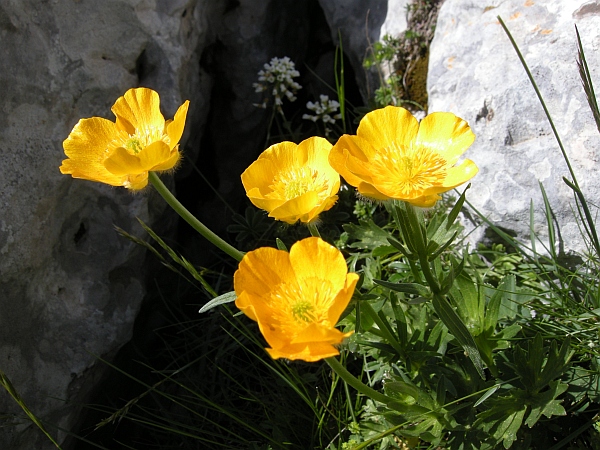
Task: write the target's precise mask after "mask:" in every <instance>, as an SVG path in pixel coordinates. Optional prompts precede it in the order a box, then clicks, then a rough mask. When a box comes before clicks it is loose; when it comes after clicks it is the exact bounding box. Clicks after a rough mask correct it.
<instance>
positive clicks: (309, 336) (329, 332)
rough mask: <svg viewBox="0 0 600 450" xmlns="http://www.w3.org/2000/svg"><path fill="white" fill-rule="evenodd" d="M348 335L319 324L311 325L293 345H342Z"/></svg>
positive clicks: (300, 334) (293, 341)
mask: <svg viewBox="0 0 600 450" xmlns="http://www.w3.org/2000/svg"><path fill="white" fill-rule="evenodd" d="M345 337H346V335H345V334H344V333H342V332H341V331H340V330H338V329H337V328H331V327H330V326H329V327H328V326H323V325H321V324H318V323H311V324H309V325H308V326H307V327H306V328H304V330H302V332H301V333H298V335H296V337H295V338H294V339H293V340H292V341H291V344H292V345H293V344H310V343H325V344H341V342H342V341H343V340H344V338H345Z"/></svg>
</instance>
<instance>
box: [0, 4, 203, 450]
mask: <svg viewBox="0 0 600 450" xmlns="http://www.w3.org/2000/svg"><path fill="white" fill-rule="evenodd" d="M210 3H211V2H208V1H205V2H201V1H196V0H177V1H172V2H154V1H150V0H110V1H108V0H107V1H102V2H87V1H80V0H75V1H72V0H57V1H52V2H39V1H34V0H23V1H19V2H12V1H8V0H2V1H0V40H1V42H2V45H1V48H0V52H1V57H0V81H1V83H0V86H1V87H0V90H1V92H2V94H1V95H0V108H1V109H2V111H3V114H2V115H1V116H0V370H2V371H3V372H5V373H6V375H7V376H8V377H9V378H10V379H11V380H12V382H13V384H14V386H15V388H16V389H17V390H18V392H19V393H20V394H21V396H22V397H23V399H24V401H25V402H26V404H27V405H28V406H29V408H30V409H31V410H32V411H33V412H34V413H35V414H36V415H38V416H39V417H41V418H42V419H43V420H45V421H47V422H49V423H52V424H55V425H58V426H60V427H62V428H64V429H69V428H70V427H71V425H72V424H73V422H74V420H75V419H76V416H77V414H78V408H79V406H78V405H79V404H80V402H81V401H83V399H84V398H85V394H86V389H87V388H88V387H90V386H91V385H93V381H94V380H95V378H96V377H97V374H98V371H97V364H96V362H97V359H96V358H97V357H103V356H110V355H111V354H113V353H114V352H115V351H116V350H117V349H118V348H119V347H120V346H121V345H123V343H125V342H126V341H127V340H128V339H129V336H130V334H131V329H132V324H133V321H134V319H135V317H136V314H137V312H138V309H139V306H140V303H141V301H142V298H143V295H144V290H145V288H144V274H143V270H142V268H141V263H142V261H143V256H144V253H143V252H142V251H140V249H139V248H136V246H135V245H133V244H132V243H130V242H128V241H127V240H125V239H123V238H121V237H120V236H119V235H117V234H116V232H115V230H114V228H113V225H117V226H119V227H121V228H123V229H125V230H128V231H131V232H134V233H137V234H139V231H140V230H139V228H135V227H136V220H135V217H136V216H137V217H140V218H141V219H142V220H144V221H146V222H149V223H153V220H154V219H155V218H156V217H157V216H158V215H159V214H160V213H161V212H162V210H163V209H164V206H163V203H162V201H161V200H160V199H158V198H156V197H153V196H151V195H150V196H148V195H144V194H142V195H132V194H131V193H130V192H127V191H126V190H124V189H117V188H112V187H110V186H105V185H101V184H98V183H93V182H89V181H83V180H73V179H72V178H71V177H67V176H64V175H61V174H60V172H59V171H58V167H59V165H60V163H61V160H62V159H64V154H63V150H62V141H63V140H64V139H65V138H66V137H67V135H68V134H69V132H70V130H71V128H72V127H73V125H74V124H75V123H76V122H77V121H78V120H79V119H80V118H82V117H91V116H103V117H106V118H110V119H113V120H114V117H113V116H112V113H111V112H110V106H112V103H113V102H114V100H116V98H117V97H119V96H120V95H122V94H123V93H124V92H125V91H126V90H127V89H128V88H130V87H136V86H138V85H144V86H148V87H153V88H155V89H159V90H160V92H161V94H162V106H163V112H164V113H165V115H166V116H167V117H169V116H170V117H172V115H173V114H174V112H175V110H176V108H177V106H178V105H179V104H180V103H182V101H183V100H184V99H186V98H189V99H191V100H192V104H193V106H192V108H193V109H192V112H191V116H192V117H194V116H195V117H198V116H201V113H200V111H202V109H203V108H204V107H205V106H206V102H207V99H206V93H205V94H204V96H203V94H202V93H201V92H200V90H199V89H198V87H199V86H202V81H201V80H200V79H199V78H200V77H201V74H200V73H199V72H198V70H197V68H198V67H199V64H198V57H197V54H196V53H195V51H196V48H197V47H198V46H199V45H202V42H203V40H206V39H207V36H206V23H207V19H206V18H205V14H207V13H208V12H209V11H210V10H211V7H210ZM190 67H193V68H194V70H190ZM192 86H193V87H194V89H195V90H194V91H192ZM188 135H189V132H188ZM0 411H2V412H3V413H8V414H7V415H2V418H1V419H0V421H1V422H3V423H0V429H1V430H2V431H0V448H3V449H15V450H17V449H27V450H29V449H32V448H36V449H44V448H54V446H52V444H51V443H50V442H49V441H47V439H46V438H45V437H44V436H43V435H42V434H41V433H40V432H39V430H37V429H36V428H35V427H34V426H33V425H32V424H31V423H30V422H29V421H27V420H22V419H19V417H22V416H23V413H22V411H20V410H19V408H18V407H17V406H16V405H15V404H14V403H13V401H12V400H11V398H10V397H9V396H8V395H7V394H6V392H4V390H2V391H0ZM11 414H14V416H13V417H14V419H11V418H10V417H11ZM48 429H49V431H50V432H51V433H52V434H53V435H54V436H55V437H57V438H58V439H59V441H61V440H62V439H63V438H64V434H63V433H60V432H57V430H56V429H53V428H52V427H48Z"/></svg>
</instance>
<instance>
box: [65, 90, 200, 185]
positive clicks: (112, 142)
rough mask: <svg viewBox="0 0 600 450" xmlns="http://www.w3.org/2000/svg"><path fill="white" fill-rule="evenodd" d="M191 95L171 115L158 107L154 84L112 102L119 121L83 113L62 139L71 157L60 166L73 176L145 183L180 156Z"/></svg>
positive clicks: (105, 180) (171, 165)
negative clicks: (65, 137) (152, 86)
mask: <svg viewBox="0 0 600 450" xmlns="http://www.w3.org/2000/svg"><path fill="white" fill-rule="evenodd" d="M189 103H190V102H189V101H187V100H186V101H185V103H184V104H183V105H181V106H180V107H179V109H178V110H177V112H176V113H175V117H174V119H173V120H167V121H166V122H165V119H164V117H163V115H162V114H161V113H160V99H159V97H158V94H157V93H156V92H154V91H153V90H151V89H147V88H138V89H130V90H128V91H127V92H126V93H125V95H123V97H120V98H119V99H118V100H117V101H116V102H115V104H114V106H113V107H112V112H113V113H114V114H115V116H117V120H116V123H115V122H111V121H110V120H106V119H103V118H100V117H92V118H91V119H81V120H80V121H79V122H78V123H77V125H75V127H74V128H73V131H71V134H69V137H68V138H67V139H66V140H65V141H64V143H63V147H64V150H65V154H66V155H67V157H68V159H65V160H64V161H63V163H62V166H60V171H61V172H62V173H64V174H70V175H72V176H73V178H83V179H86V180H92V181H99V182H101V183H106V184H110V185H112V186H125V187H126V188H128V189H133V190H138V189H143V188H144V187H146V185H147V184H148V172H149V171H157V172H160V171H164V170H169V169H172V168H173V167H174V166H175V164H177V162H178V161H179V158H180V154H179V145H178V144H179V140H180V139H181V135H182V134H183V128H184V126H185V118H186V115H187V111H188V106H189Z"/></svg>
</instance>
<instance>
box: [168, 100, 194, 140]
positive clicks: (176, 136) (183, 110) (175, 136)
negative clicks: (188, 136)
mask: <svg viewBox="0 0 600 450" xmlns="http://www.w3.org/2000/svg"><path fill="white" fill-rule="evenodd" d="M189 107H190V101H189V100H186V101H185V102H183V105H181V106H180V107H179V109H178V110H177V112H176V113H175V117H174V118H173V121H172V122H169V124H168V125H167V135H168V136H169V141H170V147H171V149H173V148H174V147H175V146H176V145H177V144H178V143H179V140H180V139H181V136H182V135H183V129H184V127H185V119H186V117H187V112H188V108H189Z"/></svg>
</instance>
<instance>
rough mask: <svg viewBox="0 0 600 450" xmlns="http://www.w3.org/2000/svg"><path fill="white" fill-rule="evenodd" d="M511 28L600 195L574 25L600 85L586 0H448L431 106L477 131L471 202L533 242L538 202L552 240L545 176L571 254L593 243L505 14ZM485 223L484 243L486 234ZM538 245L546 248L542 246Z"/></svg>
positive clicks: (597, 140)
mask: <svg viewBox="0 0 600 450" xmlns="http://www.w3.org/2000/svg"><path fill="white" fill-rule="evenodd" d="M497 16H500V17H501V18H502V19H503V20H504V21H505V23H506V25H507V26H508V28H509V29H510V31H511V33H512V35H513V36H514V38H515V41H516V42H517V44H518V46H519V47H520V49H521V52H522V53H523V56H524V58H525V60H526V61H527V63H528V64H529V67H530V69H531V72H532V73H533V76H534V77H535V79H536V81H537V83H538V85H539V87H540V90H541V93H542V95H543V97H544V99H545V101H546V104H547V105H548V109H549V111H550V113H551V115H552V117H553V119H554V123H555V124H556V127H557V130H558V133H559V135H560V137H561V139H562V142H563V143H564V145H565V149H566V152H567V154H568V156H569V158H570V160H571V163H572V165H573V168H574V170H575V172H576V174H577V177H578V180H579V182H580V185H581V188H582V190H583V192H584V193H585V194H586V196H587V198H588V199H589V200H591V202H592V203H594V204H596V203H597V202H596V199H597V198H598V194H599V193H600V178H599V177H598V173H599V170H600V166H599V165H598V161H599V159H600V150H599V148H600V147H599V146H600V135H599V133H598V130H597V129H596V126H595V124H594V121H593V117H592V115H591V112H590V110H589V107H588V104H587V100H586V97H585V94H584V91H583V89H582V86H581V81H580V78H579V74H578V67H577V64H576V58H577V50H576V35H575V28H574V25H575V24H576V25H577V27H578V28H579V32H580V34H581V38H582V42H583V47H584V50H585V52H586V56H587V61H588V64H589V66H590V70H591V73H592V78H593V79H594V81H595V82H596V84H597V86H598V82H600V76H599V75H600V60H599V59H598V48H599V46H600V40H599V37H598V32H597V30H598V27H599V26H600V4H599V3H598V2H597V1H584V0H572V1H561V0H544V1H540V0H507V1H499V0H491V1H487V2H480V1H478V0H446V1H445V3H444V4H443V5H442V8H441V10H440V14H439V17H438V21H437V28H436V34H435V38H434V40H433V42H432V45H431V53H430V63H429V74H428V78H427V85H428V92H429V112H433V111H451V112H453V113H455V114H456V115H458V116H460V117H462V118H464V119H465V120H467V121H468V122H469V124H470V126H471V127H472V129H473V131H474V132H475V135H476V136H477V138H476V140H475V143H474V144H473V146H472V147H471V148H470V149H469V150H468V152H467V154H466V156H467V157H468V158H470V159H472V160H474V161H475V162H476V163H477V165H478V166H479V168H480V172H479V174H478V175H477V176H476V177H475V178H474V179H473V180H472V189H471V190H470V191H469V192H468V195H467V199H468V200H470V201H471V202H472V203H473V205H474V206H475V207H476V208H477V209H478V210H479V211H481V212H482V213H484V214H485V215H486V216H487V217H489V218H490V219H491V220H492V221H493V222H495V223H496V224H497V225H499V226H501V227H503V228H505V229H508V230H512V231H513V232H515V233H516V235H517V236H518V237H519V238H521V239H523V240H527V239H528V238H529V236H530V232H529V223H530V220H529V215H530V200H531V199H533V204H534V211H535V231H536V233H538V234H539V236H540V238H541V240H542V241H547V239H548V233H547V229H546V227H545V218H544V214H543V201H542V195H541V192H540V188H539V185H538V183H540V182H541V183H543V186H544V188H545V189H546V191H547V193H548V197H549V200H550V203H551V205H552V207H553V209H554V213H555V215H556V220H557V223H558V225H559V229H560V236H561V244H562V246H563V249H562V250H563V251H564V252H565V253H568V252H569V251H583V250H584V249H585V245H584V242H583V241H582V239H581V237H580V234H579V230H578V227H577V222H576V220H575V217H574V215H573V211H572V208H574V202H573V195H572V191H571V190H570V189H569V188H568V187H567V186H566V185H565V183H564V182H563V180H562V177H563V176H566V177H567V178H570V175H569V172H568V170H567V166H566V164H565V162H564V160H563V158H562V156H561V152H560V150H559V147H558V145H557V142H556V140H555V138H554V135H553V133H552V130H551V128H550V125H549V122H548V120H547V119H546V117H545V115H544V112H543V109H542V106H541V105H540V103H539V101H538V99H537V97H536V95H535V92H534V89H533V88H532V86H531V84H530V82H529V80H528V78H527V76H526V73H525V71H524V69H523V67H522V66H521V63H520V62H519V59H518V57H517V55H516V53H515V51H514V50H513V48H512V46H511V44H510V42H509V39H508V37H507V36H506V34H505V33H504V31H503V30H502V27H501V25H500V23H499V21H498V20H497ZM484 228H485V227H479V228H478V229H477V230H476V231H475V232H474V234H473V235H472V238H473V241H477V240H479V239H481V238H482V237H483V235H484V234H485V230H484ZM538 248H539V246H538Z"/></svg>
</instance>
